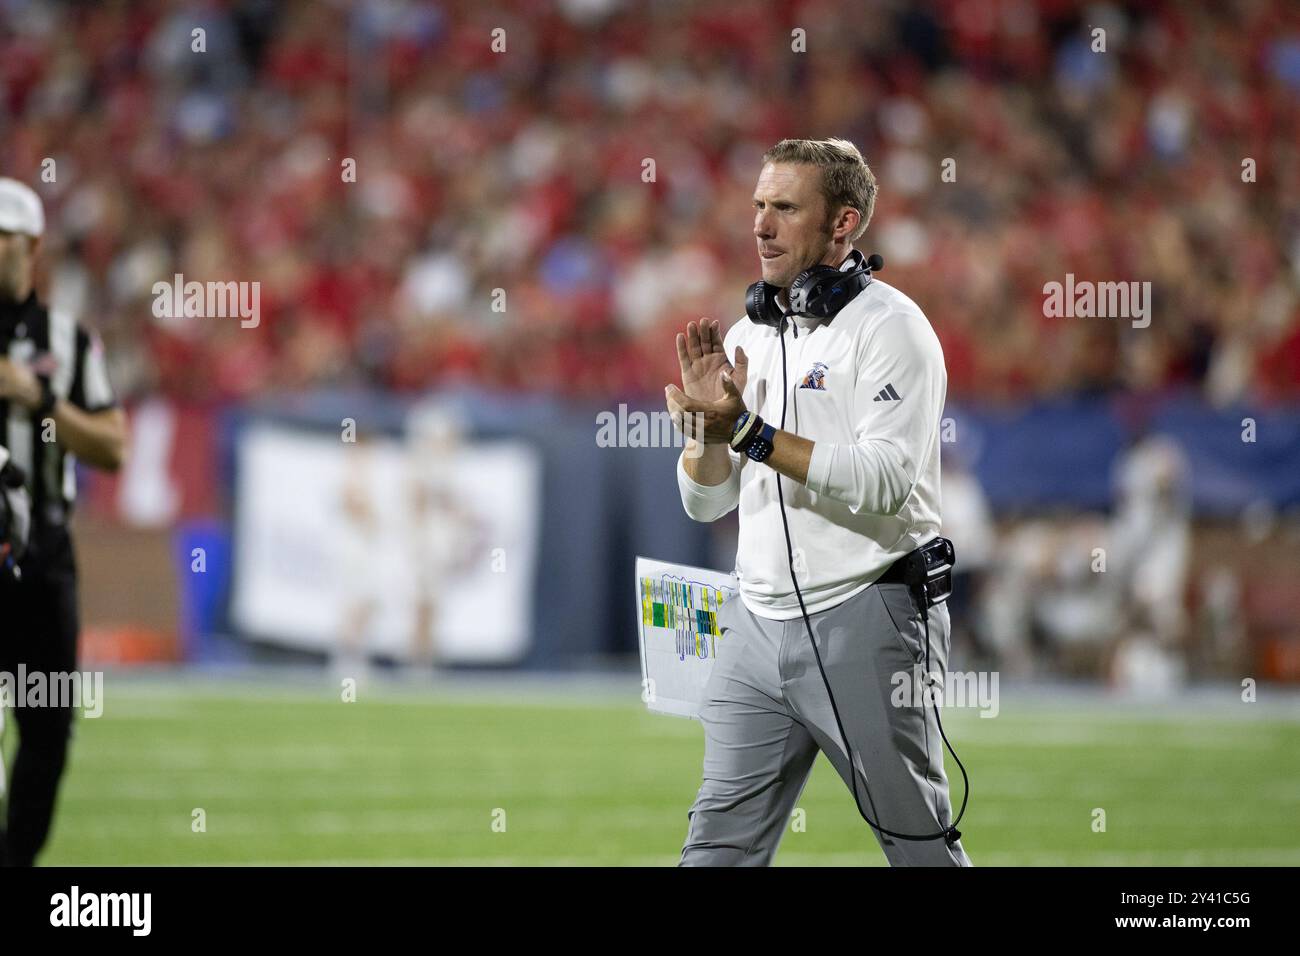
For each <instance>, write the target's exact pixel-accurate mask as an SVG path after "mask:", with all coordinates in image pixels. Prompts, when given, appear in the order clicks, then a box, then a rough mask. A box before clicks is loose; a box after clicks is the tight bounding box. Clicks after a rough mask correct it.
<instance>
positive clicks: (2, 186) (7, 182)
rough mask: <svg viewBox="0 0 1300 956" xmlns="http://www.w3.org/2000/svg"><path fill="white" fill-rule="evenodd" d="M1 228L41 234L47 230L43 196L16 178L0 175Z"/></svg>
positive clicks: (6, 230) (26, 233) (35, 234)
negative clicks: (42, 201)
mask: <svg viewBox="0 0 1300 956" xmlns="http://www.w3.org/2000/svg"><path fill="white" fill-rule="evenodd" d="M0 229H2V230H4V231H5V232H21V233H24V234H25V235H28V236H39V235H40V234H41V233H43V232H44V231H45V210H44V208H43V207H42V206H41V197H40V196H38V195H36V193H35V192H33V191H32V189H31V187H29V186H26V185H24V184H23V183H20V182H19V181H18V180H16V179H9V178H7V177H4V176H0Z"/></svg>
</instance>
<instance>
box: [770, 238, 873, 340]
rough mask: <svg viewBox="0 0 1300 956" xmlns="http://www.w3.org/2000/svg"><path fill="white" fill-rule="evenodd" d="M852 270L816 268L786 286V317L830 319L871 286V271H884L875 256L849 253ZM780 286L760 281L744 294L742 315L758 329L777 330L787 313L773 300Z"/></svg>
mask: <svg viewBox="0 0 1300 956" xmlns="http://www.w3.org/2000/svg"><path fill="white" fill-rule="evenodd" d="M849 258H850V259H852V260H853V261H854V264H855V267H854V268H853V269H849V270H847V271H846V270H843V269H838V268H836V267H835V266H828V265H825V264H819V265H815V266H813V267H812V268H811V269H805V270H803V272H801V273H799V274H798V275H797V276H795V277H794V281H793V282H791V283H790V309H791V311H790V313H788V314H790V315H807V316H812V317H813V318H817V319H825V320H829V319H833V318H835V316H836V314H838V313H839V311H840V309H842V308H844V307H845V306H846V305H848V304H849V303H850V302H852V301H853V299H854V298H856V297H857V294H858V293H859V292H861V291H862V290H863V289H865V288H866V287H867V286H868V285H870V284H871V272H872V270H873V269H874V270H880V269H883V268H884V267H885V260H884V259H882V258H881V257H880V255H879V254H876V253H873V254H872V255H871V256H869V257H867V256H863V255H862V253H860V252H858V250H856V249H854V250H853V251H852V252H850V253H849ZM780 291H781V287H780V286H776V285H772V284H771V283H770V282H763V281H762V280H761V279H760V280H759V281H758V282H755V283H754V284H753V285H751V286H750V287H749V291H747V292H746V293H745V312H746V314H747V315H748V316H749V317H750V318H751V319H752V320H753V321H755V322H757V323H758V324H759V325H770V326H772V327H773V328H777V329H779V328H781V322H782V320H783V319H784V318H785V317H786V315H787V313H785V312H782V311H781V306H780V305H778V304H777V301H776V297H777V294H778V293H779V292H780Z"/></svg>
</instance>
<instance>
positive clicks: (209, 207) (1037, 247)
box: [0, 0, 1300, 404]
mask: <svg viewBox="0 0 1300 956" xmlns="http://www.w3.org/2000/svg"><path fill="white" fill-rule="evenodd" d="M0 25H2V27H3V39H0V77H2V78H3V79H2V92H3V96H2V98H0V169H2V170H3V172H4V174H6V175H11V176H16V177H19V178H21V179H23V180H25V181H27V182H29V183H31V184H32V185H33V186H34V187H35V188H37V189H38V190H39V191H40V193H41V194H42V196H43V197H44V199H45V201H46V206H47V215H48V218H49V221H50V223H51V228H50V229H49V230H48V232H47V235H46V239H45V244H46V252H47V256H46V262H47V274H46V276H45V285H46V289H47V291H48V293H49V294H52V295H53V297H54V299H55V300H56V301H58V302H60V303H61V304H63V305H65V306H67V307H70V308H73V309H75V310H76V311H77V312H78V313H79V314H80V315H81V316H82V317H83V319H84V320H85V321H87V322H88V323H89V324H91V325H93V326H95V327H97V328H98V329H99V330H100V331H101V332H102V334H103V336H104V338H105V340H106V344H107V346H108V354H109V356H110V357H111V360H112V374H113V377H114V381H115V384H116V385H117V388H118V390H119V391H120V392H121V393H123V394H124V395H125V396H126V397H127V398H129V399H130V398H140V397H143V396H147V395H155V394H161V395H164V396H167V397H170V398H173V399H178V400H186V401H195V402H209V401H214V400H217V401H220V400H229V399H243V398H256V397H259V396H263V395H266V394H268V393H269V392H272V391H275V390H281V389H303V388H312V387H320V386H324V387H356V386H381V387H385V388H390V389H393V390H397V391H403V392H415V391H419V390H425V389H428V388H434V387H440V386H447V387H457V386H459V385H461V384H470V385H473V386H476V387H481V388H488V389H494V388H501V389H511V390H531V391H544V392H548V393H552V394H559V395H564V396H574V397H581V398H586V399H597V400H611V399H612V400H624V399H635V398H638V397H646V398H650V399H652V400H653V399H654V398H655V397H657V396H659V395H660V394H661V392H662V387H663V385H664V384H665V383H666V382H668V381H671V380H674V379H676V377H677V368H676V359H675V351H674V347H673V344H672V343H673V334H674V333H675V332H676V331H677V330H679V329H680V328H681V327H682V326H683V325H684V324H685V323H686V322H687V321H689V320H691V319H698V318H700V317H701V316H711V317H718V318H722V319H724V320H725V321H726V322H727V323H729V322H731V321H734V320H735V318H736V317H738V316H740V315H742V314H743V304H742V303H743V294H744V290H745V287H746V286H747V285H748V284H749V283H750V282H752V281H754V279H755V278H756V277H757V273H758V269H757V259H756V254H755V248H754V239H753V235H752V222H753V217H752V207H751V204H750V196H751V193H752V190H753V185H754V181H755V179H756V178H757V174H758V170H759V160H760V156H761V154H762V152H763V150H764V149H765V148H766V147H768V146H770V145H771V144H773V143H775V142H776V141H778V140H779V139H782V138H784V137H812V138H820V137H825V136H832V135H834V136H843V137H846V138H849V139H851V140H853V141H854V142H856V143H857V144H858V145H859V147H860V148H861V149H862V151H863V153H864V155H865V156H866V157H867V159H868V162H870V163H871V165H872V167H873V169H874V170H875V173H876V175H877V177H878V179H879V181H880V196H879V200H878V204H877V207H876V212H875V218H874V220H873V222H872V226H871V228H870V230H869V232H868V233H867V236H866V238H865V239H864V240H863V242H862V243H861V245H862V247H863V249H864V251H866V252H880V253H881V254H882V255H883V256H884V258H885V263H886V266H885V271H884V273H883V274H882V276H881V278H882V279H884V280H885V281H887V282H890V283H891V284H894V285H896V286H898V287H899V288H901V289H902V290H903V291H905V292H907V293H908V294H909V295H911V296H912V297H913V298H914V299H916V300H917V302H918V303H919V304H920V305H921V306H922V307H923V308H924V309H925V311H926V313H927V314H928V316H929V318H930V320H931V322H932V323H933V324H934V326H935V328H936V330H937V332H938V334H939V336H940V338H941V340H942V342H943V345H944V349H945V354H946V358H947V364H948V370H949V394H950V396H951V397H953V398H958V399H971V400H980V401H1008V402H1017V401H1025V400H1030V399H1033V398H1036V397H1051V396H1069V395H1075V394H1095V393H1109V392H1114V391H1117V390H1124V391H1127V392H1136V393H1139V394H1144V395H1145V394H1151V395H1153V396H1155V395H1160V394H1164V393H1167V392H1169V391H1171V390H1178V391H1187V390H1192V391H1195V392H1198V393H1200V394H1202V395H1204V396H1205V397H1206V398H1207V399H1209V400H1210V401H1212V402H1214V403H1216V404H1225V403H1231V402H1234V401H1236V400H1242V399H1244V400H1250V401H1255V402H1264V403H1269V402H1278V401H1287V400H1295V399H1297V398H1300V304H1298V303H1300V299H1298V297H1297V292H1298V291H1300V155H1298V153H1300V149H1298V146H1300V109H1298V106H1297V104H1298V103H1300V6H1297V5H1294V4H1287V3H1284V2H1282V0H1278V2H1275V3H1269V2H1250V0H1228V2H1222V3H1206V4H1185V3H1177V2H1149V3H1136V4H1112V3H1102V4H1083V3H1074V2H1068V0H1039V2H1032V0H934V2H896V3H895V2H881V3H873V4H857V3H839V2H816V0H814V2H790V0H782V2H768V0H756V2H745V3H734V2H729V0H728V2H713V0H709V2H692V3H676V2H656V3H652V4H651V3H646V4H641V3H630V2H618V0H559V2H556V3H550V2H541V0H536V2H529V0H519V2H508V3H501V4H483V3H477V2H472V0H452V2H445V3H418V2H404V0H357V2H354V3H343V2H329V0H313V2H285V3H276V2H271V0H243V2H240V0H230V2H218V0H209V2H188V3H187V2H152V0H143V2H105V3H96V4H81V3H34V2H23V0H0ZM196 30H201V31H202V32H201V33H199V34H196V32H195V31H196ZM1099 30H1100V31H1101V32H1100V33H1098V31H1099ZM494 31H498V32H495V33H494ZM795 31H802V32H801V33H800V32H795ZM801 43H802V44H803V45H804V50H803V51H798V52H797V51H796V50H795V49H792V46H794V47H798V46H799V45H800V44H801ZM1099 44H1101V45H1104V49H1098V46H1099ZM494 45H495V46H496V49H494ZM198 46H201V47H202V50H201V51H199V50H197V49H196V47H198ZM502 46H504V48H503V49H502ZM49 159H52V160H53V161H54V162H53V164H49V163H44V161H46V160H49ZM348 160H352V161H355V171H356V175H355V182H351V181H345V180H347V179H348V177H347V175H346V172H347V170H348V162H347V161H348ZM648 160H653V163H649V162H647V161H648ZM946 161H951V162H946ZM43 163H44V165H43ZM43 169H46V170H50V171H52V173H53V175H52V177H50V176H47V177H46V178H47V179H52V181H45V180H43V179H42V176H41V173H42V170H43ZM945 170H946V171H947V172H948V175H946V176H945V175H944V173H945ZM647 180H649V181H647ZM177 273H180V274H182V275H183V276H184V278H185V279H186V280H198V281H228V280H235V281H258V282H260V283H261V309H262V318H261V321H260V323H259V325H258V326H257V327H256V328H244V327H241V324H240V322H239V321H238V320H237V319H218V318H193V317H191V318H168V317H158V316H156V315H155V310H154V309H153V308H152V303H153V292H152V288H153V285H154V283H156V282H158V281H166V282H170V281H171V279H172V276H173V275H174V274H177ZM1067 273H1072V274H1073V275H1074V276H1075V278H1076V280H1094V281H1149V282H1151V284H1152V292H1153V305H1152V321H1151V323H1150V326H1149V327H1147V328H1135V327H1133V326H1132V324H1131V323H1129V322H1128V321H1125V320H1122V319H1118V320H1117V319H1096V318H1094V319H1085V318H1047V317H1045V316H1044V314H1043V299H1044V296H1043V286H1044V284H1045V283H1047V282H1052V281H1057V282H1064V281H1065V278H1066V274H1067Z"/></svg>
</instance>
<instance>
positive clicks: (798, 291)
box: [745, 249, 970, 846]
mask: <svg viewBox="0 0 1300 956" xmlns="http://www.w3.org/2000/svg"><path fill="white" fill-rule="evenodd" d="M849 256H850V257H851V258H853V259H854V261H855V263H856V267H855V268H854V269H850V270H847V271H846V270H841V269H837V268H835V267H834V266H828V265H815V266H813V267H812V268H811V269H805V270H804V271H803V272H801V273H799V275H797V276H795V279H794V281H793V282H792V283H790V305H791V312H790V313H783V312H782V311H781V307H780V306H779V305H778V304H777V301H776V295H777V293H778V292H780V291H781V288H780V286H774V285H771V284H770V283H767V282H762V281H759V282H755V283H754V284H753V285H751V286H750V287H749V291H748V293H747V294H746V296H745V312H746V313H747V314H748V315H749V317H750V318H751V319H752V320H753V321H755V322H757V323H759V324H760V325H770V326H772V327H773V328H775V329H777V330H778V334H779V335H780V337H781V385H782V388H781V430H782V431H784V430H785V411H786V402H787V399H788V398H789V396H790V381H789V377H788V369H787V362H786V354H785V320H786V318H787V315H809V316H812V317H814V318H819V319H824V320H829V319H832V318H834V317H835V315H836V314H837V313H838V312H839V311H840V310H841V309H843V308H844V306H846V305H847V304H848V303H849V302H851V301H853V299H854V298H855V297H856V296H857V295H858V293H859V292H861V291H862V290H863V289H865V288H866V287H867V286H868V285H870V284H871V273H872V270H880V269H883V268H884V267H885V261H884V259H882V258H881V257H880V256H879V255H876V254H873V255H871V256H870V257H867V258H864V257H863V255H862V253H860V252H858V251H857V250H856V249H854V250H853V251H852V252H851V253H849ZM795 334H796V335H797V334H798V333H797V332H796V333H795ZM796 398H797V396H796ZM782 477H783V476H781V475H777V479H776V495H777V500H778V501H779V502H780V505H781V526H782V528H783V529H784V530H785V552H786V558H787V560H788V562H789V565H790V581H791V583H792V584H794V593H795V597H797V598H798V599H799V612H800V614H801V615H802V616H803V624H804V628H805V630H807V632H808V642H809V643H810V644H812V649H813V656H814V657H816V659H817V670H818V671H819V672H820V673H821V675H822V684H823V685H824V686H825V687H826V696H827V697H828V698H830V703H831V712H832V713H833V714H834V715H835V726H836V727H837V728H838V730H839V732H840V739H841V740H842V741H843V742H844V758H845V760H847V761H848V764H849V781H850V782H851V784H852V786H853V803H854V805H855V806H856V807H857V810H858V813H859V814H860V815H861V817H862V819H864V820H866V821H867V825H868V826H870V827H871V828H872V829H873V830H875V831H876V832H878V833H881V834H883V835H885V836H890V837H894V838H895V839H898V840H913V841H918V842H924V841H929V840H943V841H944V842H945V843H946V844H947V845H948V846H952V845H953V844H954V843H956V842H957V841H958V840H959V839H961V831H960V830H958V829H957V824H958V823H960V822H961V818H962V817H964V816H965V815H966V802H967V800H968V799H969V798H970V778H969V777H968V776H967V775H966V766H965V765H964V764H963V763H962V762H961V758H960V757H958V756H957V751H955V750H953V749H952V744H951V743H949V742H948V735H947V734H945V733H944V731H943V722H942V721H940V719H939V706H938V704H936V703H935V702H934V696H933V695H931V694H928V693H927V694H926V696H929V697H930V703H931V706H932V707H933V709H934V722H935V724H936V725H937V726H938V728H939V736H940V737H941V738H942V739H943V742H944V744H946V745H947V747H948V752H949V753H950V754H952V758H953V760H955V761H957V766H958V767H960V768H961V777H962V784H963V787H964V792H963V794H962V800H961V810H960V811H958V813H957V819H955V820H954V821H953V822H952V823H950V824H949V825H948V826H946V827H944V828H943V829H942V830H940V831H939V832H937V833H898V832H896V831H894V830H886V829H885V828H884V827H882V826H881V825H880V824H878V823H876V822H875V821H874V820H872V819H871V817H869V816H867V812H866V811H865V810H863V809H862V801H861V799H859V797H858V772H857V768H856V767H854V765H853V748H851V747H850V746H849V737H848V734H847V733H845V732H844V722H843V720H841V719H840V709H839V706H838V705H837V704H836V703H835V694H834V693H833V692H832V691H831V682H830V680H829V679H828V678H827V677H826V668H825V667H823V666H822V655H821V652H820V651H819V650H818V649H817V640H816V638H814V637H813V630H812V622H811V621H810V620H808V608H807V607H805V606H804V600H803V591H802V590H801V589H800V588H799V579H798V578H797V577H796V575H795V572H794V544H793V542H792V541H791V538H790V522H789V520H788V519H787V518H786V513H785V493H784V492H783V491H782V489H781V478H782ZM918 604H919V606H920V612H921V621H922V623H923V626H924V628H925V673H926V675H927V676H928V675H929V674H930V615H929V607H928V605H927V603H926V599H925V597H924V596H922V597H921V598H920V599H919V600H918ZM921 709H922V712H924V710H925V701H924V699H923V700H922V702H921ZM927 759H928V757H927ZM926 776H927V777H928V776H929V770H928V768H927V771H926ZM862 786H863V789H865V790H866V791H867V794H866V796H867V801H868V802H869V803H872V800H871V791H870V789H869V788H868V787H867V778H866V774H865V773H864V774H863V775H862ZM873 805H874V804H873Z"/></svg>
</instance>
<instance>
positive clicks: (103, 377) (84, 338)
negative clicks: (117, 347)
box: [0, 292, 117, 525]
mask: <svg viewBox="0 0 1300 956" xmlns="http://www.w3.org/2000/svg"><path fill="white" fill-rule="evenodd" d="M0 355H6V356H8V358H9V359H10V361H12V362H14V363H15V364H21V365H26V366H28V367H30V368H31V369H32V370H33V371H34V372H35V373H36V374H37V375H38V376H39V377H41V378H43V379H46V380H48V381H49V383H50V388H51V389H52V390H53V391H54V394H55V395H57V396H58V397H59V398H63V399H67V400H68V401H69V402H71V403H72V404H73V405H76V406H77V407H79V408H82V409H84V410H86V411H88V412H99V411H103V410H104V409H108V408H114V407H115V406H116V404H117V402H116V401H115V400H114V398H113V389H112V387H111V386H110V385H109V382H108V370H107V368H106V366H105V363H104V349H103V346H102V345H101V344H100V342H99V338H98V337H97V336H95V335H93V334H91V333H90V332H88V331H87V330H86V329H85V328H83V327H82V326H81V325H80V323H78V322H77V321H76V320H75V319H74V318H73V317H72V316H71V315H69V314H67V313H65V312H61V311H50V310H48V309H46V307H45V306H44V305H42V304H41V303H40V302H39V301H38V300H37V298H36V293H35V292H33V293H32V294H31V295H29V296H28V297H27V299H26V300H25V301H23V302H18V303H14V302H0ZM52 424H53V423H51V425H52ZM48 432H49V429H47V428H46V426H45V425H43V424H42V422H41V420H40V418H39V417H38V416H37V414H36V413H35V412H33V411H31V410H29V409H28V408H26V407H25V406H23V405H20V404H19V403H17V402H8V401H5V400H3V399H0V445H3V446H4V447H5V448H7V449H9V454H10V456H11V458H12V460H13V461H14V463H15V464H17V465H18V466H20V467H21V468H22V469H23V471H24V472H25V473H26V474H27V488H28V491H29V492H30V493H31V496H32V519H33V521H34V522H43V523H45V524H50V525H61V524H63V523H65V522H66V521H67V519H68V517H69V515H70V513H71V511H72V503H73V501H74V500H75V499H76V496H77V483H76V473H75V459H74V456H73V455H72V454H71V453H69V452H67V451H65V450H64V448H63V446H62V445H59V444H57V443H56V442H52V441H45V440H43V439H44V437H45V435H46V434H47V433H48Z"/></svg>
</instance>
